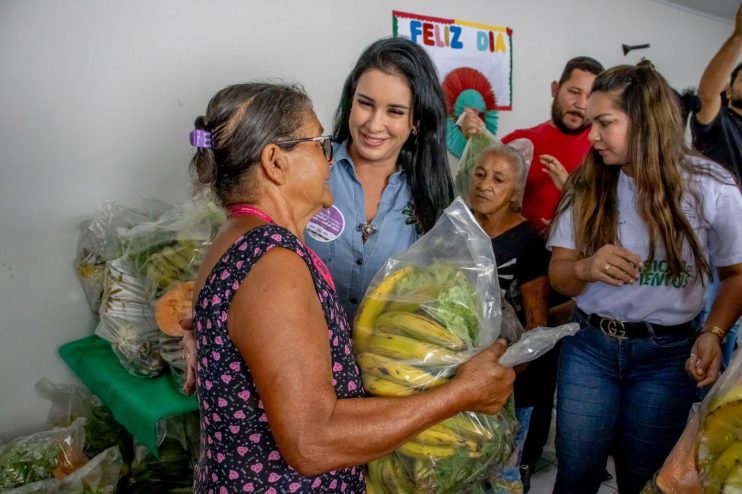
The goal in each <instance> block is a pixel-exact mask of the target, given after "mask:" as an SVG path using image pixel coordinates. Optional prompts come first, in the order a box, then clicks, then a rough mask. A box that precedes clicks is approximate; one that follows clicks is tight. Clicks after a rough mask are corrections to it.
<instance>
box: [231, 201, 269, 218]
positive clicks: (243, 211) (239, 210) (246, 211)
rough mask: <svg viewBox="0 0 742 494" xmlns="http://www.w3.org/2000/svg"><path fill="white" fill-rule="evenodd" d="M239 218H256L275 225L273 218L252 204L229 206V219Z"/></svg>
mask: <svg viewBox="0 0 742 494" xmlns="http://www.w3.org/2000/svg"><path fill="white" fill-rule="evenodd" d="M238 216H255V217H257V218H260V219H261V220H263V221H265V222H266V223H273V218H271V217H270V216H268V214H266V213H265V212H264V211H262V210H261V209H258V208H257V207H255V206H253V205H252V204H232V205H230V206H227V218H236V217H238Z"/></svg>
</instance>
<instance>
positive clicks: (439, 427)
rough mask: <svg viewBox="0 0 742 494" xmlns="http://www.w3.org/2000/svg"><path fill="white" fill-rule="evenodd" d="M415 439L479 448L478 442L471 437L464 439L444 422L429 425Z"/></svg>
mask: <svg viewBox="0 0 742 494" xmlns="http://www.w3.org/2000/svg"><path fill="white" fill-rule="evenodd" d="M415 441H418V442H421V443H423V444H430V445H433V446H448V447H450V448H458V447H459V446H466V447H467V448H469V449H471V450H472V451H477V450H478V449H479V448H478V447H477V443H475V442H474V441H471V440H469V439H464V438H463V437H462V436H461V435H459V434H457V433H456V432H454V431H453V430H452V429H450V428H448V427H446V426H445V425H444V424H436V425H434V426H432V427H428V428H427V429H425V430H424V431H422V432H421V433H420V434H418V435H417V437H416V438H415Z"/></svg>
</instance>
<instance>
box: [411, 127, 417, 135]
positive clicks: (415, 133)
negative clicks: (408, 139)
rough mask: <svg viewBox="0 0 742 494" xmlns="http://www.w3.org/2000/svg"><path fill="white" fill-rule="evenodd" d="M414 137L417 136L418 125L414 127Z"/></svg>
mask: <svg viewBox="0 0 742 494" xmlns="http://www.w3.org/2000/svg"><path fill="white" fill-rule="evenodd" d="M412 135H413V136H416V135H417V125H416V126H414V127H412Z"/></svg>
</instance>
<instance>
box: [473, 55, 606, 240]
mask: <svg viewBox="0 0 742 494" xmlns="http://www.w3.org/2000/svg"><path fill="white" fill-rule="evenodd" d="M602 71H603V66H602V65H601V64H600V63H599V62H598V61H597V60H595V59H593V58H590V57H576V58H573V59H571V60H570V61H569V62H567V65H565V67H564V71H563V72H562V76H561V77H560V78H559V81H552V83H551V95H552V97H553V98H554V101H553V102H552V104H551V119H549V120H547V121H546V122H543V123H541V124H539V125H536V126H535V127H531V128H530V129H518V130H515V131H513V132H511V133H510V134H508V135H506V136H505V137H503V139H502V142H504V143H505V144H507V143H509V142H511V141H513V140H514V139H520V138H525V139H528V140H530V141H531V142H532V143H533V163H532V164H531V168H530V170H529V171H528V178H527V180H526V189H525V191H524V193H523V209H522V211H521V214H522V215H523V216H524V217H525V218H526V219H527V220H529V221H530V222H531V223H532V224H533V225H534V226H535V227H536V228H537V229H538V230H539V231H542V230H544V229H545V228H546V226H547V225H548V224H549V223H550V222H551V219H552V218H553V217H554V212H555V210H556V206H557V203H558V202H559V198H560V195H561V190H562V188H563V186H564V183H565V182H566V180H567V176H568V175H569V173H571V172H572V171H573V170H574V169H575V168H577V167H578V166H579V165H580V163H582V160H583V159H584V158H585V156H586V155H587V152H588V151H589V150H590V141H588V138H587V135H588V133H589V132H590V124H589V123H587V122H586V120H585V110H586V107H587V97H588V95H589V94H590V88H591V87H592V84H593V81H594V80H595V76H597V75H598V74H599V73H600V72H602ZM461 128H462V131H463V133H464V135H465V136H467V137H469V136H471V135H472V134H475V133H478V132H484V131H485V126H484V122H483V121H482V120H481V119H480V118H479V116H478V115H477V114H476V113H475V112H474V111H473V110H469V109H467V111H466V116H465V117H464V120H463V122H462V125H461Z"/></svg>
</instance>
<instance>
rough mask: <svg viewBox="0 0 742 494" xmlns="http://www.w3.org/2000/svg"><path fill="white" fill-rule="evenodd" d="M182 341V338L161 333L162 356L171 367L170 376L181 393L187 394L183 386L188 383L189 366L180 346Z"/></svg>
mask: <svg viewBox="0 0 742 494" xmlns="http://www.w3.org/2000/svg"><path fill="white" fill-rule="evenodd" d="M181 339H182V338H178V337H175V336H168V335H166V334H163V333H160V356H161V357H162V359H163V360H164V361H165V362H166V363H167V365H168V366H169V367H170V375H171V376H172V378H173V381H174V382H175V384H176V385H177V388H178V389H179V390H180V392H181V393H183V394H185V392H184V391H183V385H184V384H185V381H186V370H187V368H188V365H187V363H186V359H185V356H184V354H183V347H182V346H181V344H180V340H181Z"/></svg>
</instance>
